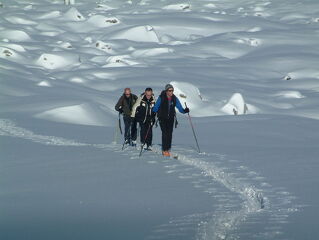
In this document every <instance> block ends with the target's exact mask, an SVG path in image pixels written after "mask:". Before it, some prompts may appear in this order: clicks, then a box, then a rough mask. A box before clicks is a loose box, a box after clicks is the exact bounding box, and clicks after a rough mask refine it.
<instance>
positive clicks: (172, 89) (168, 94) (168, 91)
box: [166, 88, 174, 97]
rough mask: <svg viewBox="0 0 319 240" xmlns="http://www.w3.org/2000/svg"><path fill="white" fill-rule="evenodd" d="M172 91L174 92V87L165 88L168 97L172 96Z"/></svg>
mask: <svg viewBox="0 0 319 240" xmlns="http://www.w3.org/2000/svg"><path fill="white" fill-rule="evenodd" d="M173 93H174V88H169V89H167V91H166V94H167V96H168V97H171V96H173Z"/></svg>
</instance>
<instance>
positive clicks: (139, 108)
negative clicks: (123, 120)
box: [133, 88, 156, 150]
mask: <svg viewBox="0 0 319 240" xmlns="http://www.w3.org/2000/svg"><path fill="white" fill-rule="evenodd" d="M154 105H155V98H154V94H153V90H152V88H146V89H145V92H144V93H143V94H142V95H141V96H140V97H139V98H138V100H137V101H136V103H135V105H134V107H133V112H134V111H135V119H136V121H137V122H139V123H140V128H141V132H140V137H141V144H142V145H145V144H146V150H151V146H152V138H153V131H152V128H153V124H154V122H155V115H156V114H155V113H154V112H153V111H152V109H153V107H154Z"/></svg>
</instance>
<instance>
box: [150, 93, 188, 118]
mask: <svg viewBox="0 0 319 240" xmlns="http://www.w3.org/2000/svg"><path fill="white" fill-rule="evenodd" d="M165 102H166V104H167V105H165ZM175 107H176V108H177V109H178V111H179V112H180V113H183V114H184V113H185V111H184V108H183V106H182V104H181V102H180V101H179V99H178V98H177V97H176V96H175V95H173V96H172V99H171V100H170V101H169V100H168V98H167V96H166V92H165V91H163V92H162V93H161V95H160V96H159V98H158V99H157V101H156V103H155V106H154V107H153V109H152V111H153V112H156V113H158V114H157V116H158V118H160V119H161V118H162V119H168V118H171V117H175Z"/></svg>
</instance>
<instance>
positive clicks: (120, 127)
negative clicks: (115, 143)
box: [119, 112, 123, 135]
mask: <svg viewBox="0 0 319 240" xmlns="http://www.w3.org/2000/svg"><path fill="white" fill-rule="evenodd" d="M119 129H120V133H121V135H122V134H123V132H122V124H121V113H120V112H119Z"/></svg>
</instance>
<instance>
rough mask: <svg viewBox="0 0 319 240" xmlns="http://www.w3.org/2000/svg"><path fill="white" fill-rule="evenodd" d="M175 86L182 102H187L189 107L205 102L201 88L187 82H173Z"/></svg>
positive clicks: (175, 90)
mask: <svg viewBox="0 0 319 240" xmlns="http://www.w3.org/2000/svg"><path fill="white" fill-rule="evenodd" d="M170 84H172V85H173V87H174V94H175V95H176V96H177V97H178V98H179V100H180V101H181V103H183V104H184V102H186V103H187V104H188V107H190V108H195V107H197V106H199V105H201V104H202V103H203V100H202V96H201V94H200V91H199V89H198V88H197V87H196V86H194V85H193V84H191V83H187V82H171V83H170Z"/></svg>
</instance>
